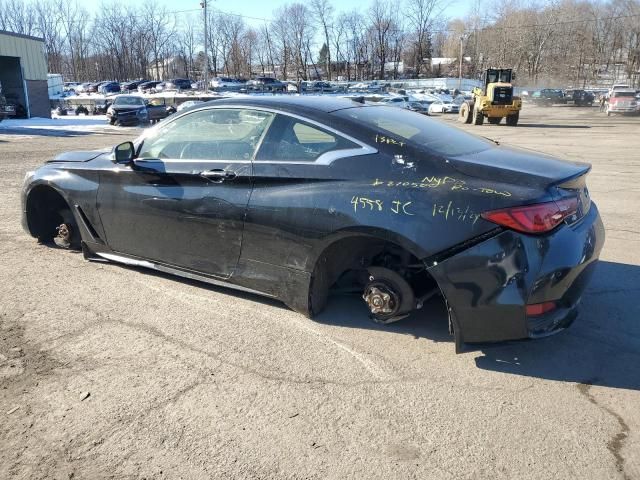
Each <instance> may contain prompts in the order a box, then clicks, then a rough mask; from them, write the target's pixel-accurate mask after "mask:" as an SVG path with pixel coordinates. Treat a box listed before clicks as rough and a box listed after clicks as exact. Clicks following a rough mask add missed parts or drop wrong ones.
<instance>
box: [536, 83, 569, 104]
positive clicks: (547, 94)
mask: <svg viewBox="0 0 640 480" xmlns="http://www.w3.org/2000/svg"><path fill="white" fill-rule="evenodd" d="M531 101H532V102H533V103H534V104H537V105H541V106H544V107H550V106H551V105H554V104H566V103H567V99H566V98H565V96H564V92H563V91H562V90H559V89H553V88H543V89H542V90H538V91H535V92H533V94H532V95H531Z"/></svg>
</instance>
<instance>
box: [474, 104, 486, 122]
mask: <svg viewBox="0 0 640 480" xmlns="http://www.w3.org/2000/svg"><path fill="white" fill-rule="evenodd" d="M472 123H473V124H474V125H482V124H483V123H484V115H482V112H480V111H479V110H478V109H477V108H474V109H473V118H472Z"/></svg>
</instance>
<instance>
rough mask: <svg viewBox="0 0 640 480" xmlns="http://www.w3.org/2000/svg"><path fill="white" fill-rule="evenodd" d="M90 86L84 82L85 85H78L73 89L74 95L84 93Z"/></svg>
mask: <svg viewBox="0 0 640 480" xmlns="http://www.w3.org/2000/svg"><path fill="white" fill-rule="evenodd" d="M90 85H91V84H90V83H86V82H85V83H81V84H80V85H77V86H76V87H75V93H76V94H78V93H86V91H87V88H89V86H90Z"/></svg>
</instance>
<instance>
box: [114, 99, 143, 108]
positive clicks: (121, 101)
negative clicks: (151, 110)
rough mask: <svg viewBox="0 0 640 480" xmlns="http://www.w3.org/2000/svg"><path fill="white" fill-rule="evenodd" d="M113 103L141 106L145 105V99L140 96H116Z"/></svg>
mask: <svg viewBox="0 0 640 480" xmlns="http://www.w3.org/2000/svg"><path fill="white" fill-rule="evenodd" d="M113 104H114V105H132V106H136V107H141V106H143V105H144V100H143V99H142V98H140V97H116V100H115V101H114V102H113Z"/></svg>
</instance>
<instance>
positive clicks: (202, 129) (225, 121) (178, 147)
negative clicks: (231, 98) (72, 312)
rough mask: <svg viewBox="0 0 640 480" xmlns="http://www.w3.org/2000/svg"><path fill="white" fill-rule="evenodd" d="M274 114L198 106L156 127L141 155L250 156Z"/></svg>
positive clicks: (211, 158) (168, 156)
mask: <svg viewBox="0 0 640 480" xmlns="http://www.w3.org/2000/svg"><path fill="white" fill-rule="evenodd" d="M272 118H273V114H272V113H268V112H260V111H256V110H241V109H217V108H214V109H208V110H199V111H197V112H193V113H190V114H188V115H184V116H183V117H180V118H178V119H176V120H174V121H173V122H170V123H167V124H166V125H164V126H163V127H161V128H159V129H158V130H155V131H153V133H151V135H149V136H148V137H146V138H145V139H144V141H143V143H142V146H141V147H140V151H139V153H138V158H161V159H183V160H230V161H238V160H251V158H252V157H253V155H254V153H255V150H256V147H257V145H258V143H259V141H260V138H261V137H262V134H263V132H264V130H265V128H266V127H267V126H268V125H269V123H270V121H271V119H272Z"/></svg>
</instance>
